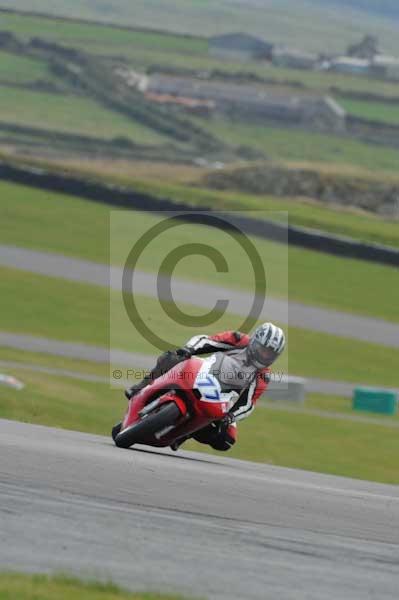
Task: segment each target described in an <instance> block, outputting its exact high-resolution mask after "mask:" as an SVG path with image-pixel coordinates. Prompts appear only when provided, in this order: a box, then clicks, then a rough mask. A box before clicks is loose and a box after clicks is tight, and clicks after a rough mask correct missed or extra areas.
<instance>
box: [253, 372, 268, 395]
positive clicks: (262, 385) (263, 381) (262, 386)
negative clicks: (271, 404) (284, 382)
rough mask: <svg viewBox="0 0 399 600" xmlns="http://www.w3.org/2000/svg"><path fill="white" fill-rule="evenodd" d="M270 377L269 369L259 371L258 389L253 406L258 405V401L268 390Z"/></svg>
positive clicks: (255, 392)
mask: <svg viewBox="0 0 399 600" xmlns="http://www.w3.org/2000/svg"><path fill="white" fill-rule="evenodd" d="M270 376H271V371H270V369H269V368H267V369H262V371H259V373H258V375H257V379H256V388H255V391H254V395H253V397H252V404H256V401H257V400H258V399H259V398H260V396H261V395H262V394H263V393H264V392H265V391H266V390H267V386H268V384H269V381H270Z"/></svg>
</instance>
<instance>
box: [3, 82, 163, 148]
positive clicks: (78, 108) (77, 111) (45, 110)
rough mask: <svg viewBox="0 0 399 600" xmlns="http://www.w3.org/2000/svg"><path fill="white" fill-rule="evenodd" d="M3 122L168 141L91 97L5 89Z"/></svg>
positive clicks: (146, 141)
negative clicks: (102, 105) (106, 107)
mask: <svg viewBox="0 0 399 600" xmlns="http://www.w3.org/2000/svg"><path fill="white" fill-rule="evenodd" d="M0 120H1V121H6V122H11V123H15V124H18V125H26V126H29V127H39V128H40V127H41V128H44V129H51V130H54V131H60V132H66V133H75V134H82V135H93V136H95V137H104V138H108V139H111V138H113V137H116V136H124V137H128V138H130V139H131V140H132V141H134V142H136V143H138V144H159V143H160V142H163V141H165V138H163V137H162V136H161V135H159V134H158V133H156V132H155V131H153V130H152V129H149V128H148V127H145V126H144V125H141V124H140V123H138V122H135V121H134V120H132V119H128V118H127V117H124V116H122V115H120V114H119V113H115V112H112V111H110V110H107V109H105V108H102V107H101V106H100V105H99V104H97V103H96V102H95V101H94V100H91V99H90V98H82V97H78V96H73V95H57V94H50V93H44V92H34V91H29V90H26V89H17V88H15V89H12V88H3V89H2V90H1V94H0Z"/></svg>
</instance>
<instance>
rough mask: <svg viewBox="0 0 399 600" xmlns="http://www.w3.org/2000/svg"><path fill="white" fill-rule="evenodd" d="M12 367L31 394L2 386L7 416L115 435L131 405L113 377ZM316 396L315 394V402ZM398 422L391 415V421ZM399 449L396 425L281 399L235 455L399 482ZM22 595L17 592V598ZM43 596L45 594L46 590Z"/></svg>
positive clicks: (0, 398) (244, 436)
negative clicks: (294, 406) (293, 406)
mask: <svg viewBox="0 0 399 600" xmlns="http://www.w3.org/2000/svg"><path fill="white" fill-rule="evenodd" d="M1 356H2V353H0V357H1ZM49 363H50V364H51V360H49ZM9 372H10V373H11V372H12V374H13V375H15V376H16V377H19V378H20V379H22V381H24V382H25V383H26V385H27V386H28V387H27V389H28V390H29V393H26V392H24V402H23V404H21V392H20V391H16V390H11V389H7V388H0V418H9V419H17V420H21V421H26V422H30V423H39V424H43V425H48V426H55V427H63V428H67V429H75V430H79V431H87V432H89V433H97V434H103V435H109V432H110V427H111V426H112V424H113V423H114V422H116V421H118V420H119V419H120V417H121V416H122V414H123V412H124V409H125V405H126V401H125V399H124V397H123V395H122V393H121V391H120V390H111V389H110V388H109V386H108V385H107V384H95V383H86V382H82V381H78V380H73V379H66V378H63V377H60V376H51V375H45V376H44V375H42V374H40V373H33V372H31V371H29V370H26V369H24V368H14V369H12V371H9ZM315 401H316V399H315V398H314V397H313V400H312V402H313V403H314V402H315ZM322 401H323V400H322V399H319V402H322ZM326 403H328V400H327V401H326ZM327 415H328V412H327ZM391 422H392V419H389V418H387V425H389V423H391ZM395 422H397V421H396V420H395ZM110 444H112V441H111V439H110ZM184 448H186V449H190V450H195V451H200V452H201V451H205V452H211V453H214V454H217V453H216V451H212V450H211V449H209V448H208V447H207V446H203V445H201V444H198V443H196V442H189V443H187V444H185V445H184ZM398 450H399V438H398V434H397V430H396V428H394V427H390V426H384V425H383V424H381V425H377V424H375V423H374V422H372V421H371V420H370V422H369V423H368V422H355V421H350V420H348V421H345V420H342V419H333V418H331V417H329V418H324V417H323V416H314V415H310V414H306V409H305V411H304V412H303V413H296V412H295V413H293V412H289V411H283V410H280V409H279V408H278V406H276V407H275V408H274V407H273V406H270V407H269V408H268V410H265V409H264V408H262V407H261V406H260V407H258V408H257V409H256V411H255V413H254V414H253V415H252V416H251V417H250V418H249V419H246V420H245V421H242V422H241V423H240V424H239V440H238V443H237V445H236V446H235V447H234V448H233V449H232V450H231V451H230V452H229V456H231V457H233V458H240V459H245V460H254V461H257V462H263V463H268V464H276V465H281V466H287V467H293V468H300V469H307V470H313V471H318V472H325V473H331V474H334V475H344V476H348V477H356V478H360V479H369V480H375V481H380V482H385V483H399V478H398V470H397V453H398ZM121 452H122V450H121ZM0 586H1V584H0ZM0 589H1V588H0ZM15 597H16V596H10V600H11V598H12V600H14V598H15ZM37 597H38V596H36V597H35V598H37ZM39 597H40V600H42V598H43V596H39ZM63 597H64V596H63ZM29 600H30V599H29ZM107 600H108V599H107Z"/></svg>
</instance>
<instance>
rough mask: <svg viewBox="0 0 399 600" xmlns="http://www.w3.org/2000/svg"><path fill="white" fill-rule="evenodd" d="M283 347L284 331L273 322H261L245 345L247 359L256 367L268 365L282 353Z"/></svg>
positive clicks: (260, 367)
mask: <svg viewBox="0 0 399 600" xmlns="http://www.w3.org/2000/svg"><path fill="white" fill-rule="evenodd" d="M284 347H285V336H284V331H283V330H282V329H280V327H277V325H273V323H263V325H260V326H259V327H257V329H255V331H254V333H253V334H252V335H251V337H250V340H249V344H248V346H247V357H248V361H249V362H250V363H251V364H252V365H253V366H254V367H256V368H257V369H263V368H264V367H269V366H270V365H271V364H272V363H274V361H275V360H276V358H278V356H279V355H280V354H281V353H282V351H283V350H284Z"/></svg>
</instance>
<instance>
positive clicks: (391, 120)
mask: <svg viewBox="0 0 399 600" xmlns="http://www.w3.org/2000/svg"><path fill="white" fill-rule="evenodd" d="M339 103H340V104H341V106H343V108H344V109H345V110H346V111H347V112H348V114H350V115H354V116H355V117H361V118H362V119H368V120H370V121H380V122H381V123H386V124H388V125H399V105H398V104H384V103H382V102H371V101H365V100H364V101H363V100H348V99H340V100H339Z"/></svg>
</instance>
